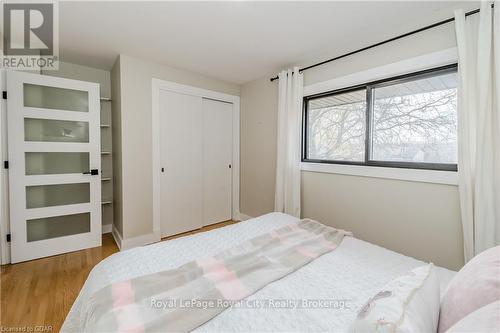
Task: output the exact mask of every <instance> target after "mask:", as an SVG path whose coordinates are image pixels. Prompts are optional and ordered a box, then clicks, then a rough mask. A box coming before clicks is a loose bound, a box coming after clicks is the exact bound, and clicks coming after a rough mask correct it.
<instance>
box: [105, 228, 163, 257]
mask: <svg viewBox="0 0 500 333" xmlns="http://www.w3.org/2000/svg"><path fill="white" fill-rule="evenodd" d="M112 234H113V238H114V239H115V242H116V245H118V248H119V249H120V251H123V250H128V249H131V248H134V247H137V246H143V245H148V244H151V243H156V242H159V241H160V240H161V236H160V233H159V232H153V233H150V234H146V235H141V236H137V237H132V238H123V237H122V236H121V235H120V233H119V232H118V230H117V229H116V228H115V226H113V232H112Z"/></svg>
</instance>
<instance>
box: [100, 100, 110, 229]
mask: <svg viewBox="0 0 500 333" xmlns="http://www.w3.org/2000/svg"><path fill="white" fill-rule="evenodd" d="M111 127H112V122H111V99H110V98H106V97H101V204H102V225H103V230H104V231H110V230H111V225H112V224H113V142H112V135H111Z"/></svg>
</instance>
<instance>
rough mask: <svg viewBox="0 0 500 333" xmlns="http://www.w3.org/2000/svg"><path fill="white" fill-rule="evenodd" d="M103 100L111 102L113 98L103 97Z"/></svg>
mask: <svg viewBox="0 0 500 333" xmlns="http://www.w3.org/2000/svg"><path fill="white" fill-rule="evenodd" d="M101 102H111V98H109V97H101Z"/></svg>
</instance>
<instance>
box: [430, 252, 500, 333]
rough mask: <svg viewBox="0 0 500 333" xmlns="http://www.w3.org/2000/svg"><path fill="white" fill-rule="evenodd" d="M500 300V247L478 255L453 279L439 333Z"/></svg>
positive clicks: (443, 303)
mask: <svg viewBox="0 0 500 333" xmlns="http://www.w3.org/2000/svg"><path fill="white" fill-rule="evenodd" d="M497 300H500V246H497V247H494V248H491V249H489V250H486V251H484V252H482V253H480V254H478V255H477V256H475V257H474V258H472V260H470V261H469V262H468V263H467V264H465V266H464V267H462V269H461V270H460V271H459V272H458V273H457V274H456V275H455V276H454V277H453V279H452V280H451V282H450V284H449V285H448V289H447V290H446V293H445V294H444V297H443V299H442V301H441V310H440V311H441V312H440V315H439V329H438V332H439V333H442V332H445V331H446V330H448V329H449V328H450V327H451V326H453V325H454V324H455V323H456V322H458V321H459V320H460V319H462V318H464V317H465V316H467V315H468V314H469V313H471V312H474V311H476V310H477V309H479V308H481V307H483V306H485V305H487V304H490V303H492V302H494V301H497Z"/></svg>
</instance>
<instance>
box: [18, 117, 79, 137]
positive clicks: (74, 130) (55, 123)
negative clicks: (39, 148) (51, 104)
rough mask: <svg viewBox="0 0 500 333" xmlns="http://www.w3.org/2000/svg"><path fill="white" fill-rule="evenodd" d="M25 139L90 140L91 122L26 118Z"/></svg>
mask: <svg viewBox="0 0 500 333" xmlns="http://www.w3.org/2000/svg"><path fill="white" fill-rule="evenodd" d="M24 140H25V141H43V142H89V123H88V122H85V121H68V120H52V119H33V118H24Z"/></svg>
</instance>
